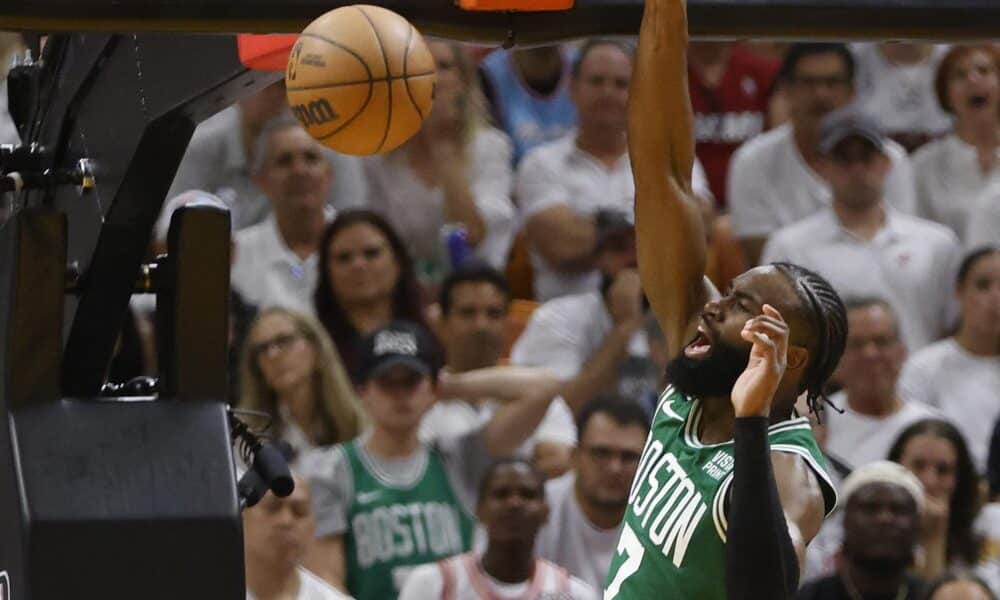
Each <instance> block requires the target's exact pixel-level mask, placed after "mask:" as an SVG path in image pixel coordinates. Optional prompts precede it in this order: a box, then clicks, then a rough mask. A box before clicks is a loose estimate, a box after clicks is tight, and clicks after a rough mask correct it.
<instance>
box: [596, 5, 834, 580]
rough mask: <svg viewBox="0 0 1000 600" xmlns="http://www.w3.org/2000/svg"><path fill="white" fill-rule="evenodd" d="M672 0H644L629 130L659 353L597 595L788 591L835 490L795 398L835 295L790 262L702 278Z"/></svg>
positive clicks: (820, 379)
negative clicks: (662, 381)
mask: <svg viewBox="0 0 1000 600" xmlns="http://www.w3.org/2000/svg"><path fill="white" fill-rule="evenodd" d="M687 41H688V35H687V14H686V7H685V2H684V1H683V0H646V5H645V14H644V16H643V21H642V26H641V31H640V34H639V50H638V56H637V58H636V76H635V77H634V78H633V79H632V89H631V93H630V106H629V128H628V132H629V135H628V142H629V155H630V157H631V159H632V170H633V173H634V175H635V188H636V194H635V213H636V240H637V249H638V259H639V261H638V262H639V271H640V275H641V278H642V283H643V288H644V290H645V292H646V296H647V297H648V299H649V303H650V306H651V308H652V310H653V312H654V313H655V314H656V317H657V319H658V321H659V322H660V324H661V325H662V327H663V331H664V334H665V336H666V340H667V344H668V353H669V357H670V359H671V360H670V363H669V366H668V368H667V377H668V381H669V384H670V385H668V387H667V388H666V390H664V392H663V394H662V395H661V397H660V402H659V404H658V406H657V409H656V412H655V416H654V417H653V422H652V425H651V432H650V435H649V437H648V439H647V442H646V446H645V449H644V450H643V456H642V458H641V459H640V462H639V466H638V469H637V472H636V478H635V481H634V483H633V485H632V489H631V492H630V494H629V498H628V507H627V508H626V511H625V518H624V523H623V525H622V532H621V536H620V538H619V544H618V546H617V549H618V553H617V554H616V555H615V557H614V558H613V559H612V563H611V568H610V570H609V573H608V579H607V583H606V587H605V592H604V594H605V598H616V599H618V600H637V599H643V600H645V599H649V598H699V599H708V600H713V599H715V600H723V599H726V598H734V599H735V598H754V599H756V598H789V597H791V596H793V595H794V593H795V590H796V589H797V588H798V582H799V564H800V562H801V560H802V554H803V553H804V550H805V546H806V544H808V543H809V541H810V540H811V539H812V538H813V536H815V535H816V532H817V531H819V528H820V525H821V524H822V522H823V519H824V516H825V514H826V513H828V512H829V511H830V510H832V509H833V506H834V505H835V504H836V492H835V491H834V489H833V485H832V484H831V483H830V478H829V475H828V474H827V473H826V469H825V467H824V463H823V457H822V453H821V452H820V449H819V446H818V445H817V443H816V440H815V438H814V437H813V435H812V431H811V428H810V425H809V423H808V420H807V419H805V417H800V418H795V412H794V405H795V401H796V398H797V397H798V396H799V395H800V394H803V393H804V394H806V396H807V398H808V399H809V403H810V405H811V406H813V407H815V406H816V403H817V401H820V400H821V398H822V395H823V388H824V386H825V385H826V382H827V380H828V379H829V378H830V375H831V374H832V373H833V370H834V369H835V367H836V365H837V363H838V362H839V360H840V355H841V354H842V353H843V349H844V344H845V338H846V329H847V327H846V322H847V318H846V314H845V310H844V304H843V302H842V301H841V300H840V297H839V296H838V295H837V293H836V292H835V291H834V290H833V288H832V287H831V286H830V284H829V283H828V282H827V281H826V280H824V279H823V278H822V277H820V276H818V275H816V274H815V273H812V272H811V271H808V270H806V269H803V268H801V267H798V266H796V265H792V264H787V263H778V264H774V265H768V266H763V267H758V268H755V269H752V270H750V271H747V272H746V273H743V274H742V275H740V276H739V277H737V278H735V279H734V280H733V283H732V287H731V289H730V290H729V291H728V293H727V294H726V295H725V296H724V297H722V298H716V297H714V294H713V290H712V289H711V288H709V286H707V285H706V284H705V281H704V275H705V256H706V243H705V235H704V230H703V224H702V220H701V216H700V214H699V210H698V205H697V202H696V200H695V198H694V194H693V192H692V191H691V190H692V186H691V171H692V166H693V164H694V135H693V133H694V118H693V115H692V112H691V103H690V99H689V97H688V90H687V70H686V65H687V57H686V48H687Z"/></svg>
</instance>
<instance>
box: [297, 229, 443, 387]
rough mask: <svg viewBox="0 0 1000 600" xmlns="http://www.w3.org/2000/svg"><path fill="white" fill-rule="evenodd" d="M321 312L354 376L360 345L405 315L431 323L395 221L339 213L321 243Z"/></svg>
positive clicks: (318, 306)
mask: <svg viewBox="0 0 1000 600" xmlns="http://www.w3.org/2000/svg"><path fill="white" fill-rule="evenodd" d="M319 248H320V252H319V267H318V268H319V277H318V283H317V285H316V293H315V296H314V302H315V307H316V315H317V317H319V320H320V322H321V323H323V326H324V327H325V328H326V330H327V332H328V333H329V334H330V337H331V338H332V339H333V343H334V345H336V347H337V351H338V352H340V356H341V359H342V360H343V362H344V366H345V367H346V368H347V370H348V372H349V373H351V375H352V376H353V375H354V371H355V368H356V366H357V352H356V348H355V346H356V344H357V342H358V340H360V339H361V338H362V337H363V336H364V335H366V334H368V333H370V332H371V331H374V330H375V329H377V328H379V327H381V326H383V325H385V324H387V323H389V321H392V320H394V319H401V320H406V321H412V322H415V323H419V324H421V325H424V326H425V327H426V325H427V322H426V318H425V316H424V305H423V302H422V300H423V293H422V290H421V288H420V284H419V283H418V282H417V278H416V274H415V273H414V270H413V261H412V260H411V259H410V255H409V253H408V252H407V250H406V247H405V246H404V245H403V242H402V240H401V239H400V237H399V236H398V235H397V234H396V232H395V230H394V229H393V228H392V226H391V225H389V223H388V222H387V221H386V220H385V219H383V218H382V217H381V216H379V215H378V214H376V213H374V212H372V211H370V210H350V211H345V212H342V213H340V214H338V215H337V218H336V219H334V220H333V222H332V223H330V225H328V226H327V228H326V231H324V232H323V237H322V239H321V240H320V244H319Z"/></svg>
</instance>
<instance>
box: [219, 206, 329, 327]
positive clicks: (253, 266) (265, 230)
mask: <svg viewBox="0 0 1000 600" xmlns="http://www.w3.org/2000/svg"><path fill="white" fill-rule="evenodd" d="M326 216H327V220H328V221H329V220H331V219H332V218H333V211H332V210H331V211H328V214H327V215H326ZM235 242H236V244H235V245H236V247H235V248H234V249H233V252H234V253H235V260H234V261H233V266H232V270H231V272H230V278H231V280H232V286H233V289H234V290H236V291H237V292H239V294H240V295H241V296H243V299H244V300H245V301H247V302H249V303H250V304H253V305H256V306H257V307H258V308H266V307H268V306H281V307H284V308H288V309H291V310H297V311H299V312H303V313H306V314H312V313H313V311H314V308H313V292H314V291H315V290H316V281H317V269H318V267H317V265H318V263H319V256H318V255H317V254H315V253H313V254H312V255H311V256H309V257H308V258H306V259H305V260H302V259H300V258H299V257H298V255H296V254H295V253H294V252H292V251H291V250H290V249H289V248H288V246H287V245H285V241H284V240H283V239H282V238H281V233H280V232H279V231H278V222H277V221H276V220H275V218H274V215H271V216H270V217H268V218H267V219H265V220H264V221H263V222H262V223H258V224H257V225H252V226H250V227H247V228H246V229H243V230H241V231H238V232H236V236H235Z"/></svg>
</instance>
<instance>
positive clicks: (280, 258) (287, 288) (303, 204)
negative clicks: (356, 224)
mask: <svg viewBox="0 0 1000 600" xmlns="http://www.w3.org/2000/svg"><path fill="white" fill-rule="evenodd" d="M258 147H259V150H258V152H257V153H256V157H255V160H254V163H253V168H252V171H251V174H252V177H253V181H254V183H255V184H256V185H257V186H258V187H259V188H260V189H261V190H262V191H263V192H264V194H265V195H266V196H267V199H268V200H269V201H270V203H271V210H272V214H271V216H269V217H268V218H267V219H265V220H264V221H263V222H261V223H258V224H257V225H253V226H251V227H248V228H246V229H243V230H241V231H238V232H237V233H236V236H235V242H236V244H235V246H236V247H235V248H234V252H235V260H234V261H233V268H232V275H231V277H232V286H233V289H235V290H236V291H237V292H239V294H240V295H241V296H242V297H243V298H244V299H245V300H246V301H247V302H249V303H251V304H254V305H256V306H258V307H260V308H265V307H267V306H283V307H285V308H290V309H293V310H298V311H301V312H306V313H309V312H312V301H311V300H312V295H313V291H314V290H315V289H316V278H317V262H318V257H317V254H316V252H317V250H318V249H319V248H318V247H319V241H320V238H321V237H322V235H323V230H324V228H325V226H326V222H327V220H328V219H330V218H332V217H333V211H332V209H329V208H328V207H327V206H326V197H327V194H328V193H329V191H330V186H331V185H332V184H333V180H334V173H333V167H332V166H331V165H330V162H329V161H327V160H326V158H325V155H324V152H323V147H322V146H321V145H320V144H319V142H317V141H316V140H314V139H313V138H312V137H311V136H310V135H309V133H308V132H306V130H304V129H303V128H302V127H301V126H300V125H299V124H298V122H297V121H295V120H294V119H293V118H292V117H291V116H290V115H287V114H283V115H282V116H280V117H278V118H277V119H275V120H273V121H271V122H270V123H268V124H267V125H265V126H264V128H263V130H262V131H261V133H260V138H259V141H258Z"/></svg>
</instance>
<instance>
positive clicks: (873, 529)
mask: <svg viewBox="0 0 1000 600" xmlns="http://www.w3.org/2000/svg"><path fill="white" fill-rule="evenodd" d="M840 495H841V496H843V498H844V509H843V522H844V543H843V547H842V549H841V554H842V558H843V560H842V561H841V564H840V566H839V567H838V569H837V572H836V573H834V574H833V575H830V576H829V577H824V578H822V579H818V580H816V581H813V582H810V583H806V584H805V585H804V586H802V588H801V589H800V590H799V593H798V596H797V598H798V600H860V599H866V600H873V599H875V598H879V599H881V598H887V599H892V600H915V599H916V598H922V597H923V596H922V595H921V594H922V591H923V582H922V581H920V580H919V579H916V578H914V577H911V576H909V575H907V573H906V571H907V569H908V568H909V567H910V565H911V564H912V563H913V558H914V553H915V551H916V548H917V540H918V536H919V534H920V513H921V511H922V510H923V505H924V489H923V486H922V485H921V484H920V480H918V479H917V478H916V476H914V475H913V474H912V473H910V472H909V471H908V470H906V468H905V467H903V466H901V465H898V464H896V463H893V462H890V461H884V460H883V461H878V462H873V463H868V464H867V465H865V466H863V467H861V468H860V469H857V470H856V471H854V472H853V473H851V475H850V476H849V477H848V478H847V479H845V480H844V484H843V486H841V491H840Z"/></svg>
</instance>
